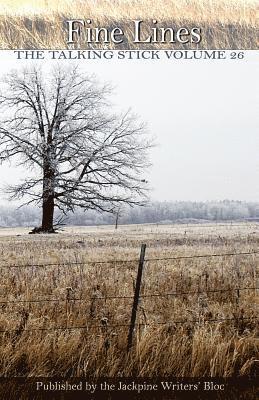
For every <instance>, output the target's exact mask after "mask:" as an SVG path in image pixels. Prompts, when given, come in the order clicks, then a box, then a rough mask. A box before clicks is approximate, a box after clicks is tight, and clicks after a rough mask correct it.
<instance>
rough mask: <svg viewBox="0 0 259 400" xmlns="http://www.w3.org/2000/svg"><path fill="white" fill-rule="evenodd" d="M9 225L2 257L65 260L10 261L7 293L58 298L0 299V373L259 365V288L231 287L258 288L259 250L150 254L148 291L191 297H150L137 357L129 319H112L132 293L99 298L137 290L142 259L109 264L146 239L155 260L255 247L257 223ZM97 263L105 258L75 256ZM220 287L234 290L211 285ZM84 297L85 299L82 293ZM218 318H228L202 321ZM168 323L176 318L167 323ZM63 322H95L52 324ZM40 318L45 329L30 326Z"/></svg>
mask: <svg viewBox="0 0 259 400" xmlns="http://www.w3.org/2000/svg"><path fill="white" fill-rule="evenodd" d="M5 232H7V231H5ZM8 233H9V235H7V236H4V235H2V236H1V239H0V254H1V265H11V264H19V265H20V264H32V265H33V264H38V263H41V262H44V261H45V262H52V263H57V264H58V265H57V266H49V267H46V268H41V267H29V268H11V269H9V268H2V270H1V289H0V298H1V300H2V301H6V300H13V301H15V302H17V301H18V300H21V299H26V300H33V299H59V302H44V301H43V302H41V303H25V304H24V303H11V304H4V303H2V304H1V307H2V310H1V316H0V330H10V331H11V332H8V333H5V334H3V333H1V335H0V360H1V363H0V374H1V376H13V375H15V376H17V375H23V376H54V375H62V376H66V377H68V376H81V377H82V376H86V375H87V376H89V375H90V376H92V377H99V376H111V377H112V376H131V375H133V376H145V377H147V376H151V377H155V376H158V375H164V376H165V375H174V376H194V377H197V376H199V377H201V376H225V377H227V376H236V375H254V374H256V373H257V374H258V351H259V338H258V333H259V331H258V328H259V327H258V320H256V319H253V317H256V316H258V305H259V303H258V300H259V297H258V290H257V291H256V290H250V291H249V290H244V291H240V293H239V296H238V293H237V291H235V290H232V289H233V288H235V287H255V286H256V285H257V286H258V261H259V260H258V255H250V256H236V257H222V258H202V259H185V260H164V261H157V262H147V264H146V267H145V277H144V287H143V294H145V295H148V294H150V293H156V294H164V293H170V292H186V293H187V294H181V295H178V296H168V297H146V298H143V299H142V302H141V305H140V310H139V311H140V312H139V316H138V323H139V324H141V326H140V328H139V329H137V332H136V340H135V343H134V347H133V350H132V352H131V353H130V354H129V355H128V354H127V353H126V351H125V349H126V339H127V327H124V326H117V327H116V326H113V325H124V324H125V325H126V324H128V323H129V319H130V311H131V303H132V299H127V298H126V299H107V300H104V299H102V298H101V297H107V296H132V295H133V287H134V284H135V277H136V269H137V264H136V263H135V262H132V263H123V262H120V263H118V264H109V263H107V261H108V260H114V259H123V260H131V259H135V258H138V254H139V247H140V244H141V243H142V242H146V243H147V254H146V257H147V258H155V257H166V256H167V257H168V256H179V255H192V254H207V253H227V252H233V251H238V252H240V251H251V250H255V249H257V248H258V243H259V235H258V233H259V232H258V226H252V225H242V226H227V227H226V226H217V227H216V226H215V227H213V226H212V227H211V226H209V227H207V228H206V227H203V226H199V227H197V226H195V227H192V226H189V227H186V226H163V227H159V226H155V225H146V226H143V225H142V226H131V227H130V226H128V227H120V229H119V230H118V231H117V232H116V231H114V229H113V228H112V227H100V228H95V227H93V228H67V230H66V231H64V232H63V233H62V234H59V235H48V236H45V235H39V236H27V235H23V234H22V235H21V236H14V235H10V232H8ZM13 233H14V232H13ZM19 234H21V231H20V232H19ZM91 260H100V261H105V263H104V264H101V265H99V264H93V265H91V264H89V265H88V264H85V265H83V266H80V265H73V264H72V263H74V262H80V263H81V262H87V261H91ZM65 262H66V263H71V265H63V263H65ZM219 288H223V289H226V290H228V291H225V292H215V293H212V292H210V291H209V290H213V289H215V290H217V289H219ZM197 291H200V292H203V293H202V294H199V295H198V294H197ZM188 292H195V293H189V294H188ZM67 298H68V300H66V299H67ZM80 298H81V299H82V300H83V301H75V300H73V299H80ZM246 317H248V318H251V319H245V318H246ZM106 318H107V320H106ZM211 319H216V320H217V319H219V320H221V319H230V320H228V321H216V322H206V321H205V320H211ZM193 320H195V321H197V322H196V323H192V321H193ZM165 321H166V322H168V321H171V323H169V324H166V325H159V323H160V322H165ZM177 321H182V323H177ZM93 325H95V326H96V325H98V326H99V325H101V327H100V328H93V327H92V328H91V326H93ZM66 326H67V327H69V326H70V327H71V326H88V327H89V328H88V329H77V330H54V329H53V330H52V328H55V327H66ZM38 327H41V328H46V330H44V331H33V329H37V328H38ZM26 330H28V331H26ZM30 330H31V331H30Z"/></svg>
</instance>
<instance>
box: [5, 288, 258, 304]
mask: <svg viewBox="0 0 259 400" xmlns="http://www.w3.org/2000/svg"><path fill="white" fill-rule="evenodd" d="M243 290H259V287H256V286H254V287H234V288H228V289H208V290H206V289H205V290H198V291H197V290H196V291H188V292H171V293H148V294H140V296H139V297H140V298H149V297H170V296H181V295H201V294H207V293H218V292H222V293H224V292H234V291H243ZM133 298H134V296H92V297H89V298H73V297H70V298H65V299H31V300H26V299H24V300H23V299H21V300H0V304H17V303H18V304H19V303H51V302H53V303H63V302H68V303H69V302H74V301H78V302H86V301H93V300H113V299H133Z"/></svg>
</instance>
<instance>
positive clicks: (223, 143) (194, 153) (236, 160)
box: [0, 51, 259, 201]
mask: <svg viewBox="0 0 259 400" xmlns="http://www.w3.org/2000/svg"><path fill="white" fill-rule="evenodd" d="M0 54H1V72H0V75H3V74H4V73H5V72H6V71H8V70H10V69H11V68H20V67H22V66H24V65H25V63H26V62H24V61H17V60H16V59H15V57H14V55H13V53H12V52H6V51H1V52H0ZM245 54H246V57H245V59H244V60H221V61H217V60H190V61H188V60H185V61H179V60H177V61H176V60H175V61H173V60H166V59H165V58H163V59H162V60H156V61H154V60H153V61H147V60H146V61H145V60H140V61H132V60H131V61H129V60H127V61H125V60H109V61H107V60H95V61H88V60H84V61H80V62H77V63H78V64H79V65H80V66H81V69H83V70H85V71H86V72H91V73H92V72H94V73H95V74H96V75H97V77H98V78H99V79H100V80H103V81H110V82H111V83H112V84H113V85H114V86H115V95H114V98H113V99H112V101H113V103H114V104H116V105H118V106H119V107H121V108H122V109H127V108H129V107H131V108H132V110H133V111H135V112H136V113H137V114H138V115H139V117H140V118H141V119H142V120H144V121H146V122H147V124H148V129H149V131H150V133H151V135H155V136H156V142H157V147H156V148H154V149H153V150H152V152H151V161H152V163H153V167H152V168H151V169H150V173H149V176H148V178H147V179H148V180H149V183H150V186H151V187H152V189H153V190H152V192H151V197H152V198H153V199H155V200H199V201H200V200H221V199H237V200H248V201H249V200H250V201H259V132H258V128H259V112H258V108H259V107H258V106H259V99H258V86H259V85H258V76H259V59H258V53H257V52H256V51H246V52H245ZM54 63H55V61H51V60H43V61H42V62H41V64H42V67H43V68H46V71H47V69H48V68H49V65H50V64H54ZM63 63H64V64H66V63H70V64H71V63H72V62H71V61H63ZM30 64H31V62H30ZM0 174H1V181H2V183H7V182H9V183H10V182H15V181H17V179H19V177H21V176H22V174H23V172H22V171H21V170H20V169H18V168H12V167H10V166H9V165H8V164H5V165H4V166H2V167H0Z"/></svg>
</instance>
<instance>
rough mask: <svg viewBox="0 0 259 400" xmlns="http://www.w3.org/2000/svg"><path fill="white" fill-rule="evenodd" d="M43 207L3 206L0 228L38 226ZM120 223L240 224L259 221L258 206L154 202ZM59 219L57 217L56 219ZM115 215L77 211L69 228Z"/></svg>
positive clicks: (126, 211)
mask: <svg viewBox="0 0 259 400" xmlns="http://www.w3.org/2000/svg"><path fill="white" fill-rule="evenodd" d="M40 211H41V210H40V208H36V207H33V206H25V207H22V208H15V207H14V206H9V205H4V206H1V207H0V226H1V227H15V226H37V225H38V224H39V222H40V219H41V212H40ZM118 214H119V218H118V222H119V225H120V224H143V223H160V224H167V223H168V224H169V223H195V222H206V221H214V222H216V221H218V222H220V221H238V220H244V219H248V220H249V219H250V220H256V219H258V220H259V203H256V202H242V201H231V200H224V201H208V202H192V201H176V202H169V201H163V202H161V201H155V202H150V203H149V205H147V206H144V207H143V206H142V207H137V206H135V207H128V206H124V207H122V208H120V209H118ZM59 218H60V216H59V215H57V220H59ZM115 220H116V216H115V215H111V214H109V213H106V212H101V213H100V212H97V211H95V210H88V211H85V212H84V211H83V210H80V209H79V210H76V211H75V212H74V214H72V213H71V214H68V215H67V217H66V219H64V223H65V224H66V225H86V226H87V225H102V224H104V225H105V224H114V223H115Z"/></svg>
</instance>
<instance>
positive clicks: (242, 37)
mask: <svg viewBox="0 0 259 400" xmlns="http://www.w3.org/2000/svg"><path fill="white" fill-rule="evenodd" d="M256 12H257V1H256V0H236V1H234V0H207V1H206V0H178V1H176V0H166V1H165V0H156V1H155V0H152V1H150V0H148V1H147V0H142V1H127V0H117V1H116V2H115V1H112V0H101V1H90V0H75V1H73V2H71V1H65V0H63V1H62V0H60V1H56V2H51V1H43V0H41V1H37V2H35V3H34V5H33V6H32V4H31V2H29V1H28V0H24V1H17V0H14V1H9V2H8V3H6V2H5V1H3V0H1V1H0V46H1V48H6V49H10V48H11V49H13V48H66V47H67V44H66V32H65V21H66V19H68V18H80V19H87V18H91V19H92V20H93V21H94V22H95V23H96V25H98V26H102V27H106V28H111V27H114V26H121V27H122V28H123V29H124V31H125V34H126V36H127V37H129V38H130V37H132V29H133V28H132V24H131V23H130V21H131V20H132V19H138V18H140V19H143V20H144V21H146V22H147V24H146V27H145V30H144V32H143V33H146V34H147V33H150V28H149V24H150V20H151V19H153V18H155V19H157V20H158V21H159V22H160V26H173V27H175V28H179V27H181V26H188V27H190V28H191V27H193V26H199V27H201V28H202V32H203V40H202V42H201V43H200V44H199V48H219V49H256V48H257V47H258V42H257V30H258V20H257V19H256ZM92 26H94V23H93V25H92ZM158 26H159V25H158ZM163 46H164V47H172V46H173V48H191V46H192V45H191V44H188V45H183V44H182V45H181V44H174V45H168V44H167V45H162V44H159V45H153V46H152V45H150V44H148V45H146V47H148V48H151V47H157V48H163ZM78 47H80V48H85V47H86V44H85V43H79V44H78ZM120 47H121V48H137V47H138V48H141V47H142V48H143V47H145V45H143V44H142V45H136V44H134V43H132V42H131V41H129V42H127V43H126V42H124V43H123V44H122V45H121V46H120ZM116 48H119V46H117V47H116ZM193 48H197V45H193Z"/></svg>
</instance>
